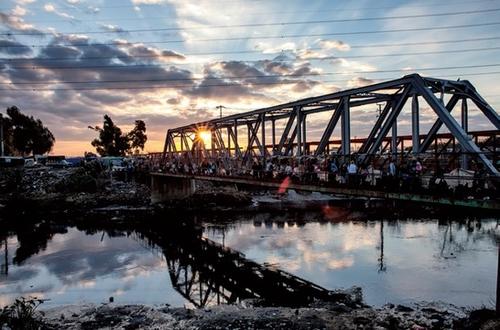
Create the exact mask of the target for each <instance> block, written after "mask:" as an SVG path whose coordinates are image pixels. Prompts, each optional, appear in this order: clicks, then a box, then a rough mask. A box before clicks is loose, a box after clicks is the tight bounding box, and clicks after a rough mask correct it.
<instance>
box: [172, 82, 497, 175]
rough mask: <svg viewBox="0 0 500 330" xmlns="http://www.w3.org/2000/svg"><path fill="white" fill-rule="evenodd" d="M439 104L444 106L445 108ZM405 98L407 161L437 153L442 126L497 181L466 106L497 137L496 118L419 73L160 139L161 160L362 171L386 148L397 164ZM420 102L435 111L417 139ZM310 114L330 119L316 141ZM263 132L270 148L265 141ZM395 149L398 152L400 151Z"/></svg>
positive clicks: (464, 92) (452, 87) (469, 95)
mask: <svg viewBox="0 0 500 330" xmlns="http://www.w3.org/2000/svg"><path fill="white" fill-rule="evenodd" d="M445 98H446V99H448V100H447V102H446V105H445ZM408 99H411V116H410V117H411V119H410V121H411V137H412V138H411V149H410V150H411V151H410V152H409V153H408V154H409V155H410V154H411V155H413V156H415V157H419V156H421V155H423V154H426V153H428V152H429V150H430V147H431V145H433V144H434V145H435V147H437V146H436V145H437V136H438V132H439V130H440V129H441V128H442V126H443V125H444V126H445V127H446V128H447V129H448V130H449V132H450V133H451V134H452V136H453V139H454V140H453V141H457V142H458V143H459V145H460V148H461V150H462V152H463V154H464V155H465V157H467V158H469V159H475V160H477V161H478V162H480V163H482V164H483V165H484V167H485V168H486V169H487V171H488V172H489V173H490V174H494V175H497V176H498V175H500V174H499V172H498V169H497V168H496V167H495V165H494V163H493V161H492V159H496V158H498V157H497V155H493V157H489V156H488V155H486V154H485V152H484V150H481V148H480V147H479V146H478V145H477V144H476V142H477V141H473V140H472V139H471V138H470V137H469V135H468V133H469V132H468V103H467V101H469V100H470V101H471V102H472V103H473V104H475V105H476V106H477V108H478V109H479V110H480V111H481V112H482V113H483V114H484V117H485V118H486V120H487V121H489V122H490V123H491V124H492V125H493V126H494V127H495V128H496V129H497V130H500V117H499V115H498V113H497V112H496V111H495V110H494V109H493V108H492V107H491V106H490V105H489V104H488V103H487V102H486V100H484V99H483V98H482V97H481V95H480V94H479V93H478V92H477V91H476V89H475V88H474V86H473V85H472V84H471V83H470V82H468V81H451V80H446V79H436V78H427V77H425V78H424V77H421V76H420V75H418V74H411V75H407V76H404V77H403V78H400V79H395V80H391V81H386V82H381V83H377V84H373V85H370V86H364V87H360V88H354V89H350V90H344V91H339V92H336V93H331V94H326V95H321V96H317V97H311V98H306V99H301V100H298V101H294V102H289V103H284V104H280V105H276V106H272V107H268V108H262V109H257V110H253V111H249V112H245V113H240V114H235V115H231V116H226V117H222V118H217V119H213V120H208V121H203V122H199V123H195V124H190V125H186V126H182V127H178V128H173V129H169V130H168V131H167V135H166V138H165V147H164V151H163V159H164V160H166V159H170V158H172V157H177V158H179V157H181V158H184V159H188V160H190V161H198V162H201V161H203V160H207V159H208V160H220V161H222V162H224V163H226V160H229V159H231V160H233V161H234V160H235V159H236V160H238V161H240V162H241V163H251V162H254V161H261V162H264V161H266V160H267V159H269V157H271V156H283V157H285V156H286V157H289V156H293V155H295V156H296V157H301V156H303V155H315V156H321V155H325V154H327V153H328V154H329V155H332V154H336V155H338V156H342V157H343V158H344V159H345V158H349V157H352V156H353V155H356V157H357V159H358V161H359V162H360V163H364V164H367V163H368V162H370V161H371V160H373V159H374V158H376V157H378V156H380V154H381V152H383V151H385V150H389V149H388V148H389V147H390V154H392V155H393V156H394V157H396V156H398V155H401V154H404V153H406V151H405V149H404V146H403V143H404V139H399V138H398V136H397V131H398V119H400V115H401V112H402V111H403V108H404V107H405V104H406V103H407V101H408ZM459 101H462V106H461V111H462V112H461V122H458V121H457V120H456V119H455V118H454V117H453V116H452V114H451V113H452V111H453V109H454V108H455V106H456V105H457V103H458V102H459ZM423 102H425V103H426V104H427V106H428V107H429V108H430V109H431V110H432V111H433V112H434V114H435V115H436V116H437V119H436V121H435V123H434V124H433V125H432V126H431V128H430V129H429V131H428V132H427V134H424V135H423V136H422V134H421V129H422V128H421V126H420V121H421V118H422V112H423V111H421V110H422V105H421V104H422V103H423ZM370 104H373V105H376V104H382V105H383V110H382V111H381V112H380V113H379V116H378V118H377V120H376V121H375V123H374V125H373V126H372V128H371V130H370V133H369V134H368V137H367V138H366V139H365V140H364V141H363V144H362V145H361V147H360V148H359V149H358V150H352V148H351V129H352V127H351V126H352V120H356V119H357V118H356V114H357V113H359V112H354V111H353V109H354V108H357V107H361V106H365V105H370ZM315 113H326V114H328V116H329V119H328V120H326V121H325V124H326V125H325V127H324V130H323V132H322V134H321V138H320V140H319V142H313V141H307V139H306V134H307V126H306V119H307V118H309V115H311V114H315ZM351 119H352V120H351ZM338 121H340V123H341V129H340V135H341V143H340V145H339V146H338V148H337V149H336V150H331V148H330V147H331V146H332V142H333V141H332V134H333V132H334V130H335V128H336V126H337V124H338ZM268 123H271V125H266V124H268ZM269 126H270V128H271V131H270V135H271V140H272V143H270V141H268V140H269V138H268V136H266V129H268V130H269ZM243 130H244V131H246V133H247V134H246V136H247V139H246V141H242V138H241V137H242V136H243V137H244V136H245V134H241V135H240V134H239V132H241V131H243ZM202 131H206V132H210V133H209V134H210V136H211V137H212V139H211V140H212V141H211V143H210V152H209V151H208V150H207V146H206V145H205V144H206V141H203V139H202V137H201V134H200V132H202ZM389 131H392V133H391V135H392V136H391V137H390V140H389V142H387V140H386V139H387V138H388V134H389ZM223 132H227V133H225V135H226V137H227V144H226V143H224V136H223ZM307 136H310V135H309V134H307ZM266 139H267V140H266ZM309 139H310V138H309ZM276 141H278V142H276ZM384 141H385V142H384ZM383 142H384V143H385V144H383ZM399 144H401V151H399V149H398V145H399ZM311 146H316V149H315V150H313V151H311V150H310V147H311ZM407 147H409V146H407ZM179 149H180V150H179ZM495 152H496V151H494V153H495ZM462 159H464V158H463V157H462Z"/></svg>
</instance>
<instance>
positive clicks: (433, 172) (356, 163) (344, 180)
mask: <svg viewBox="0 0 500 330" xmlns="http://www.w3.org/2000/svg"><path fill="white" fill-rule="evenodd" d="M157 170H159V171H163V172H168V173H174V174H189V175H209V176H233V177H242V176H244V177H250V178H254V179H259V180H268V181H277V182H281V181H282V180H284V179H285V178H287V177H288V178H289V179H290V180H291V181H292V182H294V183H301V184H316V185H330V186H339V187H342V186H344V187H350V188H356V189H358V188H359V189H378V190H380V189H383V190H386V191H387V190H389V191H395V192H414V193H425V192H427V193H429V192H430V193H433V194H435V195H443V194H449V193H454V194H456V195H457V197H467V196H468V195H471V196H478V194H482V195H484V194H485V192H487V195H491V194H493V195H495V193H496V184H497V182H495V181H493V180H492V178H488V176H487V174H486V172H485V171H484V169H483V168H482V167H480V166H477V168H476V169H475V172H474V173H475V174H474V176H472V177H469V178H465V177H464V178H462V180H461V181H460V184H458V185H455V186H450V185H449V184H448V182H447V180H446V175H445V172H446V171H445V170H444V169H442V168H440V167H438V166H433V168H426V167H425V166H424V162H423V161H422V160H421V159H419V158H415V157H409V158H408V159H407V160H406V161H401V160H399V161H396V160H395V159H393V158H388V159H385V160H384V161H380V160H379V161H378V162H377V163H374V162H371V163H369V164H367V165H365V164H364V163H363V162H361V159H360V158H354V157H352V158H347V157H346V158H344V159H343V158H342V157H334V156H330V157H321V156H318V157H316V156H302V157H269V158H267V159H260V160H254V161H253V162H243V161H242V160H241V159H238V158H230V159H228V158H219V159H215V160H209V159H204V160H202V161H201V162H194V161H190V160H189V159H187V158H183V157H173V158H170V159H168V160H167V162H165V163H163V164H162V165H159V167H158V168H157ZM448 177H449V176H448ZM467 180H468V182H465V181H467ZM464 182H465V183H464Z"/></svg>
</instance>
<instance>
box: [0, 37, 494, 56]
mask: <svg viewBox="0 0 500 330" xmlns="http://www.w3.org/2000/svg"><path fill="white" fill-rule="evenodd" d="M498 39H500V37H495V36H492V37H484V38H469V39H451V40H437V41H422V42H405V43H389V44H365V45H349V47H350V48H378V47H400V46H419V45H436V44H447V43H458V42H477V41H488V40H498ZM168 43H170V42H169V41H145V42H128V43H126V44H124V43H123V42H119V41H115V42H107V43H71V44H57V45H9V46H2V45H0V49H1V48H7V49H9V48H24V47H32V48H46V49H49V48H56V47H96V46H128V47H132V46H136V45H157V44H158V45H159V44H168ZM321 49H322V48H309V50H321ZM262 52H263V51H262V50H237V51H217V52H201V53H200V52H199V53H186V54H181V55H186V56H187V55H191V56H198V55H223V54H251V53H262ZM280 52H282V51H280ZM272 53H279V52H272Z"/></svg>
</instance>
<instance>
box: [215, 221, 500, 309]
mask: <svg viewBox="0 0 500 330" xmlns="http://www.w3.org/2000/svg"><path fill="white" fill-rule="evenodd" d="M285 220H286V219H285ZM380 229H381V224H380V222H344V223H317V222H315V223H307V224H305V225H304V226H303V227H298V226H297V225H295V224H294V223H293V222H291V223H287V222H281V223H279V225H278V223H276V222H274V223H272V224H271V223H270V222H267V223H266V221H263V222H262V223H261V224H260V226H259V224H256V223H255V224H254V223H253V222H242V223H239V224H237V225H236V226H233V227H231V228H230V229H229V230H228V231H227V232H226V233H225V235H224V237H222V234H221V233H220V232H216V231H210V230H209V231H207V232H206V235H207V236H208V237H210V238H212V239H214V240H216V241H218V242H222V241H223V240H224V242H225V244H226V246H229V247H231V248H234V249H236V250H239V251H240V252H242V253H244V254H245V255H246V256H247V257H248V258H250V259H254V260H255V261H257V262H261V263H262V262H268V263H272V264H276V265H277V266H279V267H280V268H283V269H284V270H287V271H290V272H292V273H293V274H295V275H297V276H300V277H303V278H305V279H308V280H310V281H313V282H315V283H317V284H319V285H321V286H324V287H326V288H328V289H334V288H337V287H350V286H352V285H360V286H361V287H362V288H363V293H364V297H365V299H366V302H367V303H368V304H376V305H381V304H384V303H386V302H395V303H405V302H409V301H413V300H427V301H430V300H441V301H445V302H449V303H453V304H457V305H460V306H479V305H482V304H484V305H487V306H492V304H493V303H494V301H495V290H496V272H497V253H498V248H497V245H496V243H495V236H497V237H498V236H499V235H500V228H496V221H483V222H482V226H481V228H480V229H478V228H474V231H472V232H469V231H468V230H467V227H466V226H465V225H462V226H461V225H459V224H456V223H454V224H453V225H452V226H451V227H450V226H448V225H446V224H445V225H439V224H438V221H437V220H436V221H425V222H424V221H414V222H409V221H397V222H387V221H385V222H384V227H383V236H384V237H383V239H384V248H383V252H384V258H383V264H381V262H380V255H381V246H380V242H381V234H380ZM450 237H451V238H450ZM381 268H383V269H385V271H384V270H382V271H380V269H381Z"/></svg>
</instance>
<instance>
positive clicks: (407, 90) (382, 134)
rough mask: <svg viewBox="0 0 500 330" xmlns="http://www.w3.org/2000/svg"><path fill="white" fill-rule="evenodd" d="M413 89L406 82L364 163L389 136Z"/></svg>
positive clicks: (365, 156)
mask: <svg viewBox="0 0 500 330" xmlns="http://www.w3.org/2000/svg"><path fill="white" fill-rule="evenodd" d="M412 89H413V87H412V85H411V84H406V85H405V87H404V89H403V91H402V92H401V94H399V97H398V100H397V101H396V104H395V105H394V107H393V108H392V111H391V112H390V113H389V114H388V116H387V119H386V121H385V122H384V124H383V125H382V127H380V132H379V133H378V134H377V137H376V138H375V141H373V144H372V145H371V147H370V148H369V149H368V151H367V152H366V155H364V156H363V159H362V163H363V164H366V163H367V162H368V159H369V157H370V156H371V155H374V154H375V152H376V151H377V149H378V148H379V147H380V144H381V143H382V140H383V139H384V138H385V137H386V136H387V133H388V132H389V130H390V129H391V128H392V125H393V124H394V122H395V121H396V120H397V118H398V115H399V113H400V112H401V110H402V109H403V107H404V105H405V103H406V100H407V99H408V96H409V95H410V92H411V91H412Z"/></svg>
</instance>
